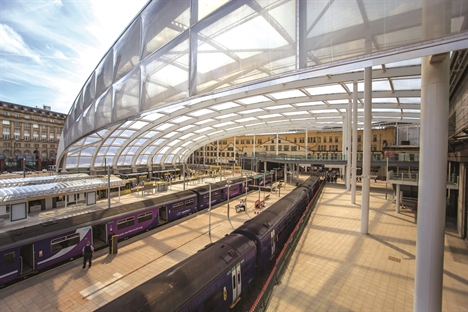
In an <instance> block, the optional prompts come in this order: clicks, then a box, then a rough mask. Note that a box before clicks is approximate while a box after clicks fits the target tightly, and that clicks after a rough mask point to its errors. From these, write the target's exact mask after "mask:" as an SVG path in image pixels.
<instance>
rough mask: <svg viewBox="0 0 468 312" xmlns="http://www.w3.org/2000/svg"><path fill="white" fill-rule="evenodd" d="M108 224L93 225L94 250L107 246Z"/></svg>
mask: <svg viewBox="0 0 468 312" xmlns="http://www.w3.org/2000/svg"><path fill="white" fill-rule="evenodd" d="M106 233H107V232H106V224H98V225H93V245H94V248H99V247H101V246H104V245H105V244H106V240H107V235H106Z"/></svg>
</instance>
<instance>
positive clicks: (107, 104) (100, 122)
mask: <svg viewBox="0 0 468 312" xmlns="http://www.w3.org/2000/svg"><path fill="white" fill-rule="evenodd" d="M110 91H111V90H110V89H109V90H107V91H106V92H105V93H104V94H103V95H102V96H101V97H100V98H99V99H97V100H96V104H95V105H96V116H95V128H94V129H96V128H102V127H104V126H106V125H108V124H110V122H111V118H112V110H111V107H112V92H110Z"/></svg>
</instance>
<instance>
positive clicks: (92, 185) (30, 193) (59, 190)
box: [0, 176, 126, 202]
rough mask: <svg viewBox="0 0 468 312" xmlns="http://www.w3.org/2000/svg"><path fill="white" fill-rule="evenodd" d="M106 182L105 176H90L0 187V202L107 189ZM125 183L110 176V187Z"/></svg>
mask: <svg viewBox="0 0 468 312" xmlns="http://www.w3.org/2000/svg"><path fill="white" fill-rule="evenodd" d="M108 182H109V181H108V179H107V178H91V179H84V180H83V179H81V180H72V181H64V182H54V183H47V184H37V185H25V186H17V187H5V188H0V202H8V201H14V200H24V199H25V198H29V199H34V198H45V197H54V196H61V195H69V194H77V193H83V192H86V191H96V190H97V189H107V188H108V186H109V184H108ZM125 183H126V182H125V180H122V179H120V178H118V177H116V176H111V177H110V187H111V188H116V187H123V186H125Z"/></svg>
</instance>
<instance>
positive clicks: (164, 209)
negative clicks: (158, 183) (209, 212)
mask: <svg viewBox="0 0 468 312" xmlns="http://www.w3.org/2000/svg"><path fill="white" fill-rule="evenodd" d="M159 199H160V201H158V202H157V208H158V209H159V220H160V223H163V222H170V221H174V220H176V219H179V218H181V217H184V216H187V215H189V214H192V213H195V212H197V202H198V200H197V194H196V193H194V192H192V191H182V192H179V193H174V194H169V195H166V196H164V197H159Z"/></svg>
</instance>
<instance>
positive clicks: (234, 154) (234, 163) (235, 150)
mask: <svg viewBox="0 0 468 312" xmlns="http://www.w3.org/2000/svg"><path fill="white" fill-rule="evenodd" d="M235 165H236V136H234V166H235Z"/></svg>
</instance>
